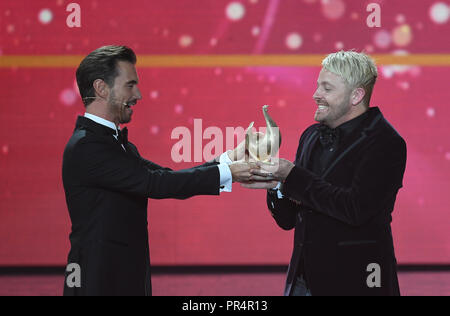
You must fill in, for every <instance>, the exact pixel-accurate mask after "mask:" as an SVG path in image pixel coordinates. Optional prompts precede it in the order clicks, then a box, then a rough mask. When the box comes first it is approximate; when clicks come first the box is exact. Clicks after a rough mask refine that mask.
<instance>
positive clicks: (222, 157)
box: [219, 151, 233, 165]
mask: <svg viewBox="0 0 450 316" xmlns="http://www.w3.org/2000/svg"><path fill="white" fill-rule="evenodd" d="M219 163H220V164H227V165H231V164H232V163H233V161H231V159H230V157H229V156H228V152H227V151H226V152H224V153H223V154H222V155H220V158H219Z"/></svg>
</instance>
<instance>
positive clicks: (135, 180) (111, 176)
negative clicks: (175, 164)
mask: <svg viewBox="0 0 450 316" xmlns="http://www.w3.org/2000/svg"><path fill="white" fill-rule="evenodd" d="M118 150H119V149H118ZM142 159H143V158H141V160H139V159H134V158H130V157H128V156H127V155H124V154H122V153H121V152H118V151H116V150H115V148H113V147H111V146H110V145H109V144H107V143H104V142H102V141H96V140H89V141H83V142H80V143H79V144H77V148H76V149H75V159H74V163H75V164H76V165H77V168H78V170H79V171H80V175H79V176H80V178H81V182H82V184H83V185H88V186H94V187H99V188H104V189H107V190H115V191H118V192H124V193H129V194H135V195H138V196H142V197H148V198H154V199H166V198H175V199H186V198H189V197H192V196H195V195H218V194H219V181H220V178H219V170H218V168H217V167H216V166H207V167H199V168H195V169H187V170H181V171H172V170H170V169H165V168H162V167H160V166H158V165H156V164H153V163H151V162H149V161H146V160H142Z"/></svg>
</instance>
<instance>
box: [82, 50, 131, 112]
mask: <svg viewBox="0 0 450 316" xmlns="http://www.w3.org/2000/svg"><path fill="white" fill-rule="evenodd" d="M136 60H137V58H136V54H135V53H134V52H133V50H132V49H131V48H129V47H126V46H103V47H100V48H98V49H96V50H94V51H93V52H92V53H90V54H89V55H87V56H86V58H84V59H83V61H82V62H81V64H80V66H79V67H78V69H77V84H78V89H80V95H81V98H82V99H83V103H84V106H88V105H89V104H91V103H92V102H93V101H94V99H95V90H94V81H95V80H97V79H102V80H103V81H105V82H106V84H107V85H108V86H109V87H113V86H114V80H115V78H116V77H117V76H118V75H119V73H118V69H117V63H118V62H119V61H128V62H130V63H132V64H133V65H135V64H136Z"/></svg>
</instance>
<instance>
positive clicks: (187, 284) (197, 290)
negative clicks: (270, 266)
mask: <svg viewBox="0 0 450 316" xmlns="http://www.w3.org/2000/svg"><path fill="white" fill-rule="evenodd" d="M284 279H285V275H284V274H281V273H232V274H230V273H226V274H158V275H154V276H153V278H152V280H153V294H154V295H155V296H280V295H282V293H283V287H284ZM399 281H400V288H401V292H402V295H404V296H450V272H400V273H399ZM62 284H63V277H61V276H55V275H13V276H5V275H3V276H0V296H29V295H31V296H59V295H61V294H62Z"/></svg>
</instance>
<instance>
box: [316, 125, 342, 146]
mask: <svg viewBox="0 0 450 316" xmlns="http://www.w3.org/2000/svg"><path fill="white" fill-rule="evenodd" d="M338 139H339V131H338V130H337V129H332V128H330V127H328V126H326V125H324V124H322V125H320V126H319V141H320V143H321V144H322V146H323V147H324V148H330V147H332V146H333V145H335V144H336V143H337V140H338Z"/></svg>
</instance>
